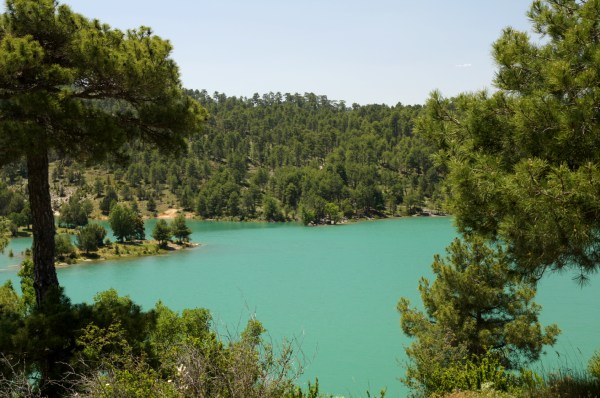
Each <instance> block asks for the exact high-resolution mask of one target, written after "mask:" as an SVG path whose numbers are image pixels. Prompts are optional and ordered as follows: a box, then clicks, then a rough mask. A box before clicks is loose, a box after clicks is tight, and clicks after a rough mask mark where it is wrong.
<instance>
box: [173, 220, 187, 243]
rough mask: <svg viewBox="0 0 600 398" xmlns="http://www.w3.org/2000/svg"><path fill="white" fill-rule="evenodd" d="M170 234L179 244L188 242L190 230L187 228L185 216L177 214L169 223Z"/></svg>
mask: <svg viewBox="0 0 600 398" xmlns="http://www.w3.org/2000/svg"><path fill="white" fill-rule="evenodd" d="M171 232H172V233H173V236H174V237H175V238H176V239H177V241H178V242H179V243H181V242H189V240H190V235H191V234H192V230H191V229H190V227H188V226H187V224H186V222H185V216H184V215H183V214H178V215H177V217H175V218H174V219H173V222H172V223H171Z"/></svg>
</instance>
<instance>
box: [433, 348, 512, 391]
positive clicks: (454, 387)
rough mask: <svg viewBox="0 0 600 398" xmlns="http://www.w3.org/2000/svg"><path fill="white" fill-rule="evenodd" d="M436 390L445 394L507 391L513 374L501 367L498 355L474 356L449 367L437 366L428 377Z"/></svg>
mask: <svg viewBox="0 0 600 398" xmlns="http://www.w3.org/2000/svg"><path fill="white" fill-rule="evenodd" d="M428 378H430V381H429V382H430V383H431V385H432V386H435V387H436V389H435V390H434V391H431V392H433V393H437V394H443V393H448V392H453V391H478V390H481V389H482V388H486V389H491V388H493V389H495V390H502V391H506V390H507V389H508V387H509V385H510V384H511V379H512V377H511V374H510V373H509V372H507V371H506V370H505V369H504V367H503V366H502V365H501V363H500V360H499V359H498V357H497V355H495V354H492V353H489V352H488V353H485V354H483V355H480V356H478V355H472V356H471V357H469V358H465V359H463V360H462V361H460V362H455V363H451V364H449V366H447V367H443V366H439V365H438V366H437V367H436V368H435V370H434V371H433V373H431V374H429V375H428Z"/></svg>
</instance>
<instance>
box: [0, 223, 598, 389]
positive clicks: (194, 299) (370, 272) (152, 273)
mask: <svg viewBox="0 0 600 398" xmlns="http://www.w3.org/2000/svg"><path fill="white" fill-rule="evenodd" d="M154 222H155V221H154V220H151V221H148V222H147V230H148V233H147V235H148V236H149V235H150V233H149V231H151V230H152V227H153V225H154ZM189 225H190V227H191V228H192V230H193V235H192V240H193V241H194V242H199V243H201V244H202V246H201V247H199V248H195V249H191V250H185V251H181V252H177V253H172V254H169V255H165V256H157V257H144V258H136V259H129V260H122V261H118V262H101V263H96V264H93V265H79V266H73V267H70V268H65V269H61V270H59V272H58V276H59V280H60V282H61V284H62V285H63V286H65V289H66V293H67V295H69V296H70V297H71V299H72V300H73V302H78V301H91V300H92V298H93V296H94V295H95V294H96V293H97V292H99V291H102V290H106V289H109V288H111V287H113V288H115V289H117V290H118V291H119V293H120V294H122V295H129V296H131V297H132V298H133V299H134V300H135V301H136V302H137V303H139V304H142V305H143V306H144V308H146V309H148V308H151V307H152V306H153V305H154V304H155V303H156V301H158V300H162V301H163V302H164V303H165V304H166V305H168V306H170V307H171V308H173V309H177V310H182V309H184V308H192V307H204V308H208V309H210V310H211V312H212V314H213V317H214V320H215V322H214V323H215V327H216V329H217V330H218V331H219V333H221V334H223V335H226V334H227V333H230V332H236V331H241V329H243V327H244V325H245V322H246V320H247V319H248V318H249V317H250V316H256V318H257V319H259V320H260V321H261V322H262V323H263V325H264V326H265V328H266V329H267V331H268V334H269V337H270V338H271V339H272V340H273V342H274V343H276V342H278V341H281V339H282V338H284V337H287V338H288V339H291V338H294V339H296V340H297V341H298V342H300V344H301V347H302V351H303V356H304V358H305V359H306V361H307V362H308V364H307V366H306V371H305V374H304V375H303V376H302V379H301V380H302V382H306V381H308V380H314V378H315V377H318V378H319V384H320V385H321V390H322V391H325V392H331V393H333V394H337V395H343V396H346V397H360V396H366V394H365V391H366V390H370V391H372V392H373V393H376V392H378V391H379V390H380V389H381V388H383V387H387V389H388V393H387V395H386V396H387V397H404V396H406V394H407V390H406V389H405V388H404V386H403V385H402V384H401V383H400V382H399V381H398V377H400V376H401V375H403V373H404V370H403V368H402V367H401V364H402V362H403V361H404V360H405V355H404V347H405V346H406V345H408V344H409V343H410V340H409V339H408V338H406V337H405V336H404V335H403V334H402V332H401V330H400V326H399V315H398V313H397V312H396V308H395V307H396V303H397V301H398V298H399V297H401V296H404V297H408V298H410V299H411V301H412V303H413V304H415V305H420V297H419V294H418V290H417V286H418V281H419V278H420V277H421V276H427V277H430V276H431V275H432V273H431V269H430V264H431V262H432V259H433V255H434V254H435V253H443V251H444V248H445V247H446V246H447V245H448V244H449V243H450V242H451V241H452V239H453V238H454V237H455V236H456V231H455V229H454V227H453V226H452V220H451V218H444V217H432V218H428V217H421V218H417V217H407V218H401V219H390V220H383V221H365V222H360V223H355V224H348V225H339V226H326V227H304V226H302V225H299V224H292V223H288V224H266V223H265V224H261V223H234V222H189ZM30 244H31V242H30V240H29V239H15V240H13V241H12V242H11V244H10V246H9V248H7V249H6V250H5V253H4V255H0V269H2V270H3V272H0V283H3V282H4V281H5V280H7V279H12V280H13V281H14V282H15V284H16V285H18V278H17V277H16V275H15V269H14V268H13V267H11V265H15V264H17V263H18V262H19V260H20V259H19V258H18V256H17V257H15V258H9V257H8V252H9V250H10V249H11V248H12V250H13V252H14V253H15V254H18V253H20V252H21V251H23V250H24V249H25V248H26V247H28V246H29V245H30ZM597 285H598V278H597V277H592V280H591V282H590V284H589V285H588V286H586V287H584V288H583V289H582V288H580V287H578V286H577V284H576V283H574V282H573V281H572V280H571V275H570V274H568V273H564V274H560V275H552V276H550V277H546V278H545V279H544V280H542V281H541V284H540V287H539V293H538V297H537V299H536V301H537V302H538V303H540V304H541V305H542V306H543V307H544V309H543V311H542V315H541V319H542V321H543V322H544V324H548V323H552V322H555V323H558V324H559V326H560V327H561V329H562V330H563V333H562V334H561V336H560V337H559V343H558V344H557V346H556V347H553V348H550V349H548V350H547V351H548V354H547V355H546V356H545V358H544V368H545V369H546V370H547V369H550V368H552V367H554V366H557V364H559V363H560V364H561V366H564V365H565V364H567V366H570V367H573V366H579V367H584V366H585V363H586V361H587V359H588V358H589V357H590V356H591V354H592V353H593V351H594V349H596V348H598V347H600V341H599V339H598V336H600V319H599V318H598V316H597V315H598V313H600V290H598V288H597V287H598V286H597ZM590 314H591V315H590ZM557 352H558V353H559V354H557Z"/></svg>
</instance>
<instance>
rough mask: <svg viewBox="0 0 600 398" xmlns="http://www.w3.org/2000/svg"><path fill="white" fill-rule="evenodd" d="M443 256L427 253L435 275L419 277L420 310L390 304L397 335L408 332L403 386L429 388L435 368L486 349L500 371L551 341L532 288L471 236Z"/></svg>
mask: <svg viewBox="0 0 600 398" xmlns="http://www.w3.org/2000/svg"><path fill="white" fill-rule="evenodd" d="M447 251H448V256H447V257H446V258H445V259H443V258H441V257H440V256H439V255H436V256H435V259H434V262H433V264H432V269H433V273H434V274H435V276H436V279H435V280H434V281H433V283H430V282H429V280H427V279H426V278H422V279H421V282H420V283H419V291H420V292H421V298H422V300H423V305H424V307H425V311H424V312H422V311H420V310H417V309H414V308H411V307H410V302H409V301H408V300H407V299H405V298H402V299H401V300H400V302H399V303H398V310H399V311H400V313H401V325H402V330H403V331H404V333H405V334H406V335H407V336H409V337H415V338H416V341H414V342H413V343H412V344H411V345H410V347H408V348H407V350H406V352H407V355H408V357H409V359H410V362H409V364H408V367H407V377H406V381H407V384H408V385H410V386H412V387H415V388H424V389H425V390H427V391H428V392H432V391H435V387H436V386H435V384H436V383H437V382H438V381H437V380H435V377H436V374H437V373H436V372H437V371H436V369H438V368H440V367H441V368H444V367H446V368H449V367H454V366H456V365H458V364H461V363H463V362H464V360H465V359H467V358H472V357H483V356H485V355H486V354H487V353H489V352H492V353H493V354H495V355H497V357H499V358H500V364H501V365H503V366H504V367H505V368H507V369H519V367H520V366H521V365H524V364H527V363H529V362H532V361H535V360H537V359H538V358H539V356H540V354H541V353H542V349H543V346H544V345H553V344H554V343H555V342H556V336H557V335H558V333H559V329H558V327H557V326H556V325H550V326H547V327H546V328H544V330H542V327H541V325H540V323H539V321H538V316H539V313H540V311H541V307H540V306H539V305H537V304H536V303H535V302H534V301H533V298H534V296H535V286H534V285H533V284H531V283H528V282H524V281H520V280H519V278H518V276H517V275H515V274H514V273H511V272H509V265H510V259H509V257H508V255H507V254H506V252H505V251H504V250H502V249H501V248H492V247H490V246H488V245H486V244H485V242H484V240H483V239H482V238H479V237H474V236H471V237H465V238H464V239H463V240H460V239H456V240H455V241H454V242H453V243H452V244H451V245H450V246H449V248H448V250H447Z"/></svg>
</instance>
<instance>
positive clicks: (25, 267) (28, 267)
mask: <svg viewBox="0 0 600 398" xmlns="http://www.w3.org/2000/svg"><path fill="white" fill-rule="evenodd" d="M17 275H18V276H19V278H20V279H21V299H22V301H23V306H24V308H25V311H26V312H27V313H29V312H31V311H32V310H33V308H34V307H35V304H36V303H35V289H34V288H33V261H31V258H29V257H27V258H25V260H23V262H22V263H21V268H20V269H19V272H18V274H17Z"/></svg>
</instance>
